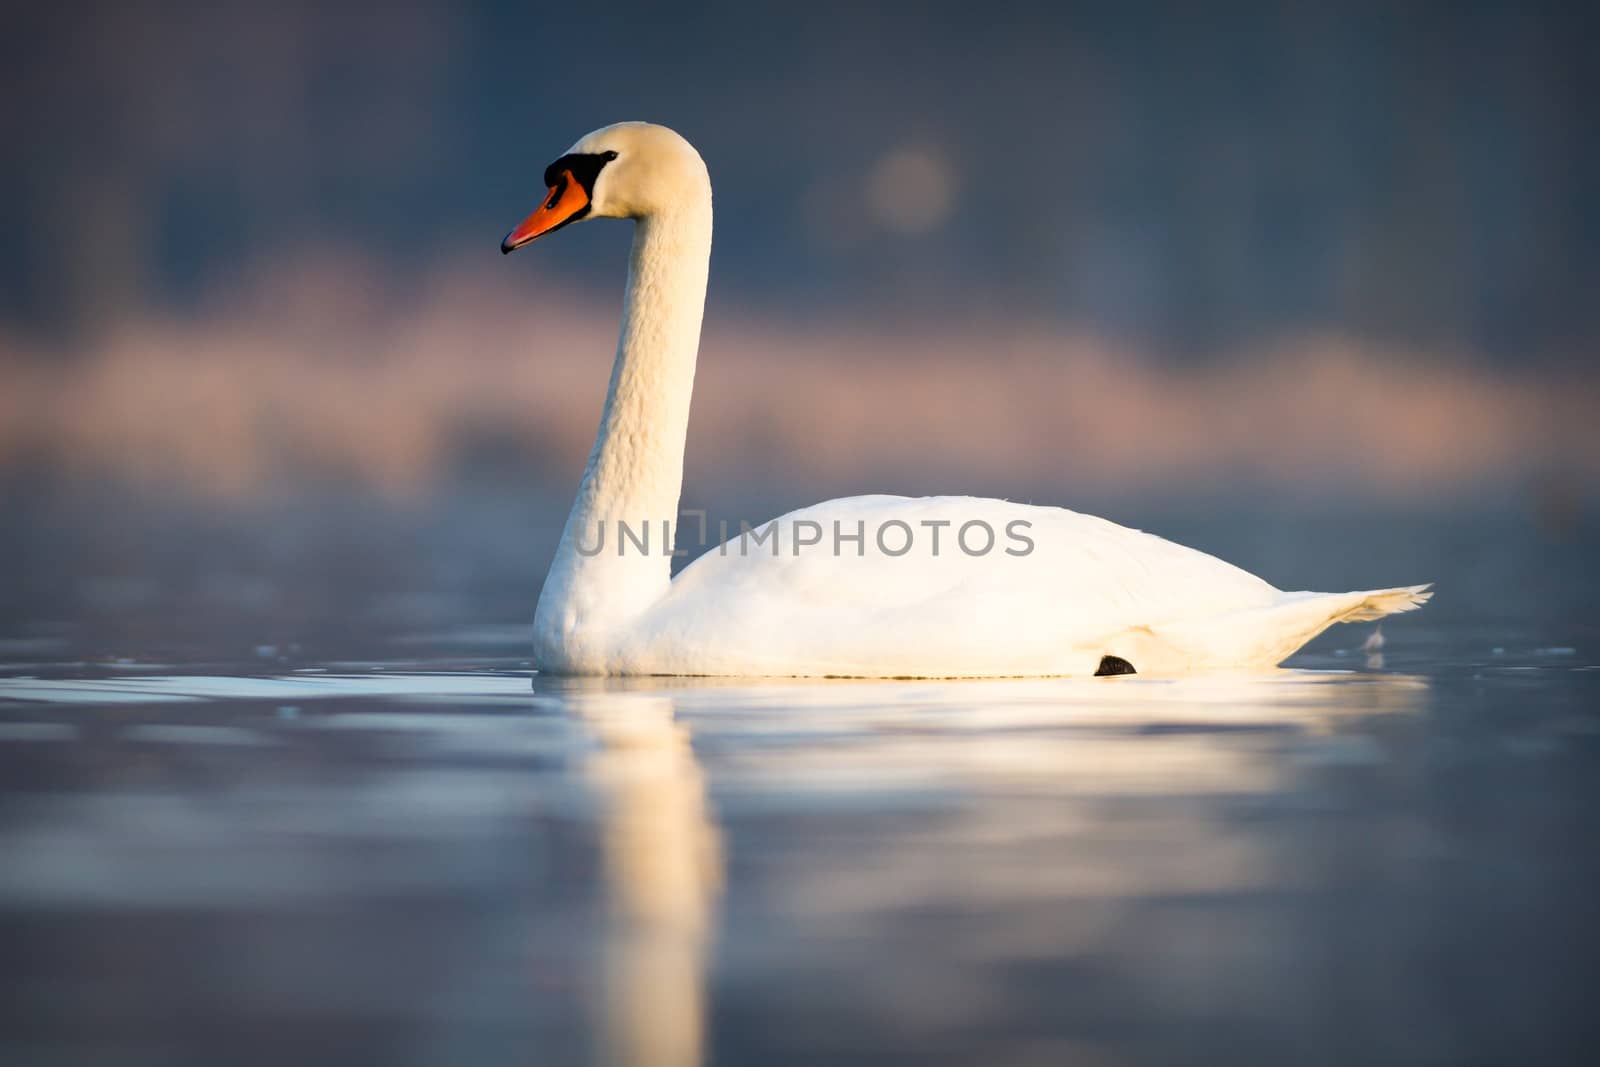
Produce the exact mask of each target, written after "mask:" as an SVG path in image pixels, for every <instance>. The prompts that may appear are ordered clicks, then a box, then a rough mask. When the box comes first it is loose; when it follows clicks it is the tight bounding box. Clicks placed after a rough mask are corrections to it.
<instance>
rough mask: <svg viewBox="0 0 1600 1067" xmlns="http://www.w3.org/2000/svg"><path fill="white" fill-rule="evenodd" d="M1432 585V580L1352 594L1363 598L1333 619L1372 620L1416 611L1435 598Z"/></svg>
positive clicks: (1343, 620) (1341, 620) (1335, 620)
mask: <svg viewBox="0 0 1600 1067" xmlns="http://www.w3.org/2000/svg"><path fill="white" fill-rule="evenodd" d="M1432 587H1433V583H1432V582H1425V583H1424V584H1422V585H1402V586H1398V587H1396V588H1394V589H1374V590H1372V591H1370V592H1366V593H1354V594H1351V595H1352V596H1359V597H1361V600H1360V601H1359V602H1358V603H1357V604H1356V605H1355V606H1354V607H1352V608H1349V609H1348V610H1346V611H1345V612H1344V613H1343V614H1341V615H1340V616H1339V617H1338V618H1336V619H1334V620H1333V621H1334V622H1371V621H1372V620H1373V619H1381V618H1383V617H1384V616H1385V615H1398V614H1400V613H1401V612H1402V611H1416V610H1417V609H1418V608H1420V607H1422V605H1424V604H1426V603H1427V602H1428V601H1430V600H1432V599H1433V593H1432V591H1431V590H1432Z"/></svg>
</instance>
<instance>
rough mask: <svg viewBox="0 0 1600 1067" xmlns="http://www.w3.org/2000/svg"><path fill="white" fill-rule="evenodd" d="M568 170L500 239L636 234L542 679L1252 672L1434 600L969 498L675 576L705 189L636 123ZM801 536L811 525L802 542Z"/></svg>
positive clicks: (549, 590)
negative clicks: (1114, 666) (611, 220)
mask: <svg viewBox="0 0 1600 1067" xmlns="http://www.w3.org/2000/svg"><path fill="white" fill-rule="evenodd" d="M562 159H563V160H570V161H574V162H572V163H571V165H570V168H569V169H568V170H567V171H564V172H560V173H558V174H556V175H555V176H554V177H555V178H556V179H557V180H556V182H555V184H553V185H552V188H551V193H550V197H549V200H548V202H547V203H546V204H545V205H544V206H543V207H541V208H540V210H539V211H538V212H536V213H535V215H534V216H532V217H530V219H529V220H528V222H526V223H524V224H523V225H522V226H521V227H519V228H518V229H517V230H516V231H513V233H512V235H511V236H509V237H508V238H507V240H506V245H505V247H506V249H507V250H510V249H511V248H514V247H518V246H519V245H520V244H523V243H526V242H527V241H530V240H532V239H534V238H535V237H537V236H539V235H540V234H542V233H545V232H549V230H551V229H554V228H556V227H558V226H559V225H563V224H565V222H567V221H572V219H573V217H574V216H572V215H571V212H578V214H577V215H576V216H575V217H578V218H582V217H628V218H633V219H635V220H636V227H637V232H636V234H635V239H634V245H633V251H632V256H631V260H630V265H629V274H628V288H627V297H626V306H625V310H624V313H623V325H622V335H621V339H620V341H619V343H618V349H617V356H616V362H615V365H614V367H613V370H612V376H611V384H610V389H609V392H608V395H607V398H606V406H605V413H604V415H603V416H602V418H601V425H600V432H599V434H598V436H597V439H596V441H595V447H594V451H593V452H592V454H591V455H590V458H589V464H588V468H587V469H586V471H585V472H584V476H583V481H582V484H581V486H580V488H579V491H578V497H577V501H576V502H575V503H574V505H573V510H572V513H571V515H570V516H569V518H568V520H567V526H566V529H565V531H564V532H563V535H562V539H561V544H560V547H559V548H558V550H557V553H556V558H555V561H554V562H553V563H552V565H551V568H550V574H549V576H548V578H547V579H546V582H545V587H544V591H543V593H542V594H541V595H540V598H539V607H538V611H537V613H536V617H535V657H536V661H537V664H538V666H539V667H540V669H542V670H547V671H557V672H565V673H581V674H704V675H744V676H753V675H840V676H859V677H985V676H988V677H994V676H1013V675H1091V674H1095V673H1096V672H1097V670H1098V669H1100V668H1101V666H1102V664H1103V663H1104V662H1106V657H1115V658H1117V659H1120V660H1122V661H1125V663H1126V664H1128V665H1131V667H1132V668H1133V669H1134V670H1135V671H1137V672H1138V673H1140V674H1171V673H1178V672H1184V671H1194V670H1214V669H1222V668H1259V667H1268V666H1272V665H1273V664H1276V663H1278V662H1280V661H1281V660H1283V659H1284V658H1285V657H1287V656H1288V655H1289V654H1290V653H1292V652H1294V651H1295V650H1296V649H1297V648H1299V647H1300V646H1301V645H1303V644H1304V643H1305V642H1306V641H1308V640H1310V639H1311V638H1312V637H1314V636H1316V635H1317V634H1318V633H1320V632H1321V631H1322V630H1324V629H1326V628H1327V627H1328V626H1330V625H1332V624H1334V623H1336V622H1347V621H1359V620H1366V619H1376V618H1380V617H1382V616H1384V615H1388V614H1392V613H1395V612H1400V611H1409V610H1411V609H1413V608H1415V607H1417V606H1419V605H1420V604H1422V603H1423V602H1424V601H1426V600H1427V599H1428V597H1429V596H1430V595H1431V594H1430V593H1428V592H1427V591H1426V589H1427V587H1426V586H1405V587H1401V588H1396V589H1384V590H1375V591H1364V592H1353V593H1305V592H1299V593H1290V592H1283V591H1281V590H1278V589H1276V588H1274V587H1273V586H1271V585H1270V584H1268V583H1267V582H1265V581H1263V580H1262V579H1260V578H1257V577H1255V576H1254V575H1251V574H1249V573H1247V572H1245V571H1243V570H1240V569H1239V568H1238V567H1235V566H1233V565H1231V564H1229V563H1225V562H1223V561H1222V560H1219V559H1217V558H1216V557H1214V556H1210V555H1207V554H1206V553H1203V552H1199V551H1196V550H1194V549H1189V548H1184V547H1182V546H1180V545H1176V544H1173V543H1172V542H1170V541H1165V540H1163V539H1161V538H1159V537H1155V536H1153V535H1151V534H1147V533H1142V532H1140V531H1137V530H1130V529H1128V528H1126V527H1122V526H1118V525H1116V524H1115V523H1111V522H1108V521H1106V520H1104V519H1098V518H1094V517H1092V516H1088V515H1080V514H1078V513H1076V512H1072V511H1067V510H1065V509H1062V508H1051V507H1036V506H1033V505H1027V504H1016V503H1011V502H1008V501H1004V500H988V499H981V498H976V497H925V498H907V497H897V496H864V497H851V498H848V499H841V500H831V501H827V502H825V503H821V504H816V505H814V506H812V507H809V508H805V509H802V510H800V511H796V512H792V513H790V514H788V515H785V516H781V517H780V518H779V519H777V520H775V523H776V533H775V535H773V534H770V533H769V534H768V536H767V538H766V539H764V540H761V541H759V542H753V541H752V539H751V538H750V537H745V538H742V539H741V538H739V537H735V538H733V539H732V542H731V543H730V544H728V545H725V546H723V547H722V548H721V549H713V550H711V551H709V552H707V553H706V554H705V555H703V556H702V557H701V558H699V559H697V560H695V561H694V562H693V563H691V564H690V565H689V566H688V567H686V568H684V570H683V571H682V573H681V574H679V575H678V577H677V578H676V579H675V580H673V579H671V578H670V559H669V558H668V557H667V555H666V554H665V553H664V551H663V548H664V545H663V544H662V540H661V538H660V536H659V535H660V531H661V529H662V525H663V523H664V522H670V521H671V520H673V518H674V517H675V515H676V512H677V506H678V496H679V491H680V489H681V485H682V477H683V448H684V442H685V438H686V434H687V430H688V419H689V397H690V393H691V391H692V388H693V380H694V364H695V356H696V352H697V349H698V346H699V335H700V320H701V315H702V312H703V309H704V303H705V289H706V277H707V267H708V263H709V257H710V248H711V184H710V180H709V178H708V176H707V174H706V169H705V164H704V163H703V162H702V161H701V159H700V156H699V154H698V153H696V152H695V150H694V149H693V147H691V146H690V145H689V143H688V142H687V141H685V140H684V139H683V138H681V137H679V136H678V135H677V134H675V133H673V132H672V131H671V130H667V129H665V128H664V127H660V126H652V125H648V124H644V123H623V124H620V125H617V126H611V127H607V128H605V129H603V130H598V131H596V132H595V133H592V134H590V135H589V136H587V137H585V138H583V139H582V140H581V141H579V142H578V143H577V144H576V145H574V146H573V147H572V149H571V150H570V151H569V153H568V154H567V155H566V156H563V157H562ZM596 161H598V162H596ZM558 166H559V164H558V165H553V169H556V168H557V167H558ZM595 166H597V167H598V169H597V170H596V171H595V173H593V175H592V176H591V175H589V174H588V173H587V171H586V169H585V168H588V167H595ZM562 174H564V175H565V177H562ZM585 178H587V179H588V185H587V186H586V187H583V188H582V189H581V192H582V195H581V196H580V195H579V193H578V192H577V191H576V190H577V188H578V187H579V186H582V185H583V180H584V179H585ZM574 205H576V206H574ZM563 212H567V213H568V214H566V215H563V214H562V213H563ZM836 524H837V525H836ZM624 525H626V526H627V528H628V529H629V530H631V531H640V530H643V529H645V528H646V527H649V528H651V529H653V530H654V531H655V534H656V537H657V540H656V541H655V543H654V544H652V545H651V546H650V548H651V551H648V552H646V551H643V550H640V549H639V548H638V547H637V545H636V543H634V542H631V541H628V542H626V543H625V542H624V538H623V536H622V527H623V526H624ZM963 527H966V528H967V532H968V535H969V536H968V537H967V538H965V540H963V539H962V538H961V531H962V529H963ZM760 529H761V530H763V531H764V530H765V529H766V527H765V526H763V527H761V528H760ZM858 531H859V532H860V534H861V535H862V536H861V539H860V541H856V540H855V539H854V535H856V534H857V532H858ZM797 533H799V538H798V540H800V541H807V542H809V541H812V539H813V538H817V535H818V534H820V538H818V539H817V540H815V542H814V543H809V544H801V545H797V544H796V540H797V537H796V534H797ZM907 534H909V537H908V536H907ZM840 535H843V536H842V537H841V536H840ZM936 541H937V551H936ZM774 542H775V545H776V549H777V550H776V552H774V550H773V546H774ZM597 543H599V544H600V545H601V546H602V547H601V548H600V549H598V550H596V548H595V546H596V544H597ZM902 549H904V550H903V551H902ZM979 549H982V551H979Z"/></svg>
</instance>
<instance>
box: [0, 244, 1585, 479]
mask: <svg viewBox="0 0 1600 1067" xmlns="http://www.w3.org/2000/svg"><path fill="white" fill-rule="evenodd" d="M615 316H616V298H615V297H614V296H612V297H610V298H607V296H606V295H605V294H601V293H595V292H587V293H586V292H578V291H574V290H572V289H570V288H566V287H563V286H562V285H560V284H559V283H556V282H553V281H552V280H551V279H550V278H548V277H546V276H542V275H541V276H539V279H538V283H537V284H534V283H532V282H531V281H530V278H529V274H528V272H526V271H517V272H506V271H499V272H494V271H489V270H486V269H482V268H479V267H477V266H472V267H461V266H456V267H452V268H449V269H447V270H445V271H443V272H442V273H440V274H438V275H437V276H436V277H434V278H433V279H432V281H431V282H430V283H428V284H426V285H423V286H419V287H417V288H416V290H415V291H414V292H413V293H411V295H410V296H409V297H407V298H405V299H396V298H394V297H393V296H392V294H390V293H388V292H387V291H386V290H385V288H384V286H383V284H382V283H381V282H380V281H378V280H375V279H374V277H373V276H372V275H371V274H370V273H367V272H364V269H363V267H362V265H361V264H360V263H359V262H355V261H351V260H349V259H347V258H339V257H328V258H323V259H320V260H316V259H314V260H312V261H309V262H306V263H301V264H297V265H296V266H295V268H294V269H293V270H278V271H272V272H269V273H267V274H265V275H263V276H261V277H260V278H258V279H256V280H255V281H253V282H251V283H248V284H244V285H241V286H240V287H239V288H238V289H237V290H236V291H234V292H233V293H232V294H231V296H230V298H229V299H227V300H216V301H211V302H209V303H208V304H207V305H206V306H205V307H204V308H202V309H201V310H199V311H196V312H192V313H189V314H187V315H183V316H177V315H172V314H165V315H163V314H156V313H150V314H143V315H138V316H131V317H126V318H123V319H120V320H118V321H116V322H114V323H111V324H108V325H106V326H105V327H104V328H102V329H101V330H100V331H99V332H98V333H97V334H96V335H95V337H94V338H93V339H90V340H87V341H84V342H81V343H79V344H77V345H75V346H73V347H72V348H70V349H68V348H65V347H57V348H44V347H41V346H37V345H34V346H29V345H28V344H26V343H25V342H23V341H20V340H18V339H17V334H16V333H15V332H14V331H10V332H8V331H7V330H6V328H5V326H4V324H0V381H3V383H4V389H3V390H0V474H14V473H16V472H18V471H19V470H25V469H28V468H37V469H43V470H48V471H49V472H50V476H51V477H53V478H62V479H66V480H73V479H93V480H98V481H106V482H110V483H112V484H120V485H126V486H128V487H130V488H136V489H138V488H145V489H153V490H160V491H163V492H172V491H176V492H182V493H186V494H194V495H196V496H199V497H202V498H220V499H246V498H249V497H252V496H255V495H260V494H263V493H267V492H270V491H272V490H274V489H275V488H277V487H281V486H282V485H284V484H286V483H293V482H295V481H297V480H300V479H304V478H308V477H310V478H319V479H324V480H328V479H331V480H335V481H338V482H340V483H342V484H351V485H356V486H361V487H365V488H370V489H372V490H374V491H376V492H378V493H381V494H383V495H386V496H391V497H395V498H398V499H404V498H408V497H417V496H422V495H426V494H427V493H429V492H431V491H433V490H436V489H438V488H439V487H440V485H441V483H443V482H447V481H449V480H450V479H452V478H457V477H459V476H460V475H461V472H462V470H463V468H464V467H467V468H470V466H471V465H472V464H473V463H474V462H475V460H474V457H475V456H477V455H479V454H492V455H494V456H498V457H500V458H501V459H505V458H506V457H509V460H510V462H511V463H512V465H514V466H518V467H523V468H525V471H524V474H525V476H526V477H527V479H528V480H529V481H530V482H533V483H535V484H545V485H561V484H565V483H568V482H570V481H571V480H572V479H573V478H574V477H575V473H576V471H577V469H578V468H580V467H581V465H582V462H583V457H584V455H585V454H586V453H587V451H588V448H589V444H590V442H591V439H592V436H593V432H594V427H595V425H596V422H597V420H598V416H599V408H600V404H601V401H602V399H603V393H604V390H605V382H606V378H607V375H608V373H609V365H610V358H611V353H612V350H613V348H614V345H615V333H616V321H615ZM1597 410H1600V383H1597V382H1596V381H1595V379H1594V378H1593V376H1591V375H1583V374H1579V373H1574V372H1567V373H1566V375H1565V376H1564V377H1562V376H1553V377H1552V376H1540V375H1527V376H1520V377H1513V376H1511V375H1509V374H1507V373H1506V372H1504V371H1502V370H1497V369H1494V368H1491V367H1489V366H1487V365H1485V364H1483V363H1481V362H1479V361H1475V360H1472V359H1471V358H1463V357H1461V356H1455V357H1454V358H1446V356H1444V355H1442V354H1437V353H1434V354H1429V353H1423V352H1416V351H1408V350H1402V349H1394V348H1388V347H1385V346H1382V345H1377V344H1372V343H1365V342H1362V341H1360V340H1358V339H1354V338H1349V337H1340V336H1332V335H1304V336H1288V337H1282V338H1279V339H1278V340H1276V341H1275V342H1273V343H1270V344H1266V345H1262V346H1259V347H1257V348H1256V349H1254V350H1252V351H1245V352H1238V353H1230V354H1228V355H1225V356H1223V357H1220V358H1217V359H1213V360H1211V361H1208V362H1205V363H1202V364H1197V365H1190V366H1186V367H1182V368H1174V367H1167V366H1160V365H1157V364H1155V363H1153V362H1151V361H1149V360H1146V359H1142V358H1140V356H1139V355H1138V354H1137V353H1133V352H1128V351H1122V350H1118V349H1117V348H1116V347H1114V346H1112V345H1110V344H1108V343H1106V342H1104V341H1102V340H1099V339H1097V338H1095V337H1093V336H1090V335H1087V334H1081V333H1070V332H1059V331H1051V330H1049V329H1045V328H1041V327H1037V326H1024V327H1017V326H1015V325H1004V326H996V325H987V326H985V325H978V324H973V323H971V322H931V321H930V322H920V323H919V322H916V321H915V320H910V319H907V320H902V321H901V322H899V323H898V324H897V325H896V326H895V327H888V326H882V325H870V324H861V323H845V322H821V323H813V324H810V325H807V326H805V327H803V328H801V327H796V326H795V325H794V324H793V323H787V322H778V321H774V320H765V319H762V318H759V317H754V316H748V317H732V316H729V315H727V314H724V313H719V312H718V310H717V308H716V307H715V306H713V309H712V311H711V313H710V314H709V315H708V317H707V322H706V329H705V337H704V343H703V346H702V354H701V361H700V366H699V371H698V376H697V383H696V395H695V409H694V421H693V423H692V426H691V430H690V444H689V455H688V471H689V476H690V479H691V481H694V482H698V483H702V484H714V483H720V482H730V483H745V484H749V483H758V482H764V483H779V484H784V485H792V486H811V485H837V484H859V485H861V486H862V487H863V488H868V487H871V488H879V489H883V490H884V491H894V490H895V487H896V486H897V485H901V484H905V483H911V484H916V485H926V484H929V483H944V484H951V485H961V486H983V485H985V484H990V483H994V484H996V485H997V486H998V487H1000V488H997V490H996V491H997V492H999V491H1003V487H1009V486H1016V485H1022V484H1027V485H1033V486H1060V487H1061V488H1062V489H1063V490H1067V489H1069V488H1076V489H1081V490H1086V491H1104V490H1107V489H1110V488H1117V489H1121V490H1129V489H1131V490H1133V491H1140V492H1159V491H1161V490H1162V489H1163V488H1167V487H1182V488H1184V489H1186V490H1191V491H1192V490H1201V491H1204V490H1205V489H1207V488H1208V487H1209V488H1215V489H1216V490H1218V491H1228V490H1232V491H1237V490H1240V489H1267V490H1272V491H1278V490H1283V491H1297V492H1311V493H1322V492H1326V493H1329V494H1334V495H1342V496H1350V497H1355V498H1368V499H1373V500H1380V499H1400V498H1408V497H1425V498H1447V497H1450V496H1455V495H1461V494H1467V493H1474V492H1481V491H1483V490H1485V489H1489V490H1492V489H1495V488H1497V487H1504V486H1511V485H1516V484H1520V483H1525V482H1527V481H1528V480H1529V479H1530V478H1540V477H1552V476H1553V477H1556V478H1558V479H1560V480H1562V481H1563V482H1565V483H1568V484H1572V485H1575V486H1578V487H1580V488H1581V489H1583V490H1585V491H1587V490H1588V489H1589V488H1591V487H1593V486H1594V485H1596V484H1597V483H1600V426H1597V425H1596V421H1595V419H1594V412H1595V411H1597Z"/></svg>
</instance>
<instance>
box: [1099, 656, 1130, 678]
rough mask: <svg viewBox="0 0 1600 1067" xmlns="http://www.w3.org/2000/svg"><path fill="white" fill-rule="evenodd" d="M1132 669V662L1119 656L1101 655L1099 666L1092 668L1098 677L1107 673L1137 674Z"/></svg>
mask: <svg viewBox="0 0 1600 1067" xmlns="http://www.w3.org/2000/svg"><path fill="white" fill-rule="evenodd" d="M1138 673H1139V672H1138V671H1136V670H1134V669H1133V664H1131V663H1129V662H1128V661H1127V660H1125V659H1123V658H1122V657H1121V656H1101V657H1100V666H1098V667H1096V668H1095V669H1094V676H1095V677H1096V678H1099V677H1101V676H1103V675H1107V674H1138Z"/></svg>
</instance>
